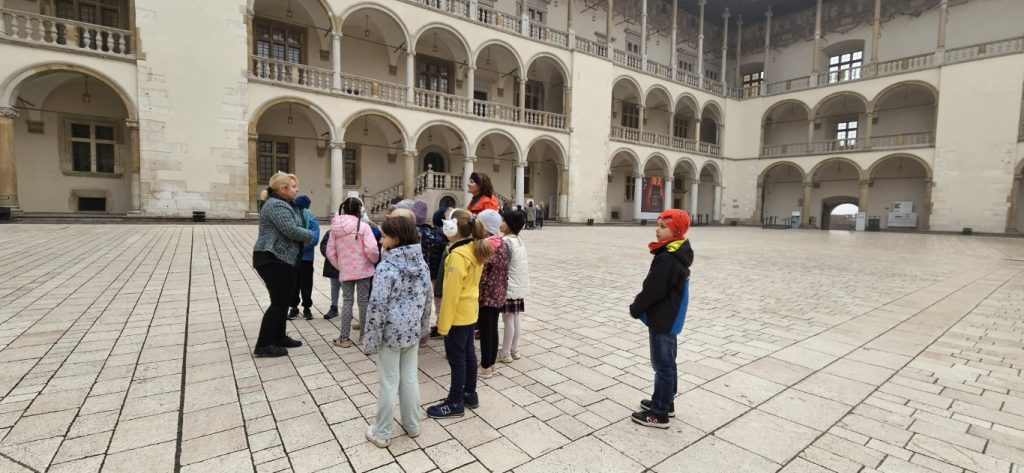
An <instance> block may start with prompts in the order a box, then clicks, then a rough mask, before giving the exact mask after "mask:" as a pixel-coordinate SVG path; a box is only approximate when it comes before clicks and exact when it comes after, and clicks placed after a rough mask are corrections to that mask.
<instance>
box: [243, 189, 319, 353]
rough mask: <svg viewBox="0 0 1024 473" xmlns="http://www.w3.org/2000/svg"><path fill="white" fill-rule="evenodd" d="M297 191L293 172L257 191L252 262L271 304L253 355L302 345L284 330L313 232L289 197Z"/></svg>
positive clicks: (294, 195)
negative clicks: (257, 221) (260, 204)
mask: <svg viewBox="0 0 1024 473" xmlns="http://www.w3.org/2000/svg"><path fill="white" fill-rule="evenodd" d="M298 194H299V180H298V178H296V177H295V175H294V174H287V173H283V172H278V173H276V174H274V175H273V177H271V178H270V183H269V186H268V187H267V189H266V190H264V191H263V193H262V194H260V200H263V201H264V204H263V208H262V209H260V227H259V236H257V237H256V244H255V245H254V246H253V249H252V266H253V267H254V268H256V272H257V273H258V274H259V275H260V278H262V279H263V283H264V284H266V285H267V291H268V292H270V306H268V307H267V310H266V312H264V313H263V323H262V324H261V325H260V335H259V338H257V339H256V349H255V350H254V351H253V354H254V355H256V356H266V357H273V356H285V355H287V354H288V348H295V347H299V346H302V342H300V341H298V340H293V339H292V338H291V337H289V336H288V335H287V334H286V333H285V327H286V323H287V322H286V318H287V316H288V304H289V303H291V298H292V293H293V292H294V291H295V284H296V267H297V265H298V264H299V258H301V257H302V249H303V247H304V246H305V245H306V244H308V243H309V242H311V241H313V232H311V231H309V230H307V229H306V226H305V222H304V221H303V219H302V214H301V213H300V212H299V209H298V208H296V207H295V204H294V203H292V201H294V200H295V197H296V196H297V195H298Z"/></svg>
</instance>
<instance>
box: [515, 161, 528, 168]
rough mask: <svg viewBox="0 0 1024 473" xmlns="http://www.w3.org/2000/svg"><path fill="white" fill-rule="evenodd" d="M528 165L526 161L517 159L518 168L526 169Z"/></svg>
mask: <svg viewBox="0 0 1024 473" xmlns="http://www.w3.org/2000/svg"><path fill="white" fill-rule="evenodd" d="M526 166H527V164H526V161H516V168H517V169H519V168H523V169H525V168H526Z"/></svg>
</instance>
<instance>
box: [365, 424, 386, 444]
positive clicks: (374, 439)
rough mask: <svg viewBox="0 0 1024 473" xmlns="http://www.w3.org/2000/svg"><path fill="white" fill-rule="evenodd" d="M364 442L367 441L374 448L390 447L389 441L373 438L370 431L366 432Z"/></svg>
mask: <svg viewBox="0 0 1024 473" xmlns="http://www.w3.org/2000/svg"><path fill="white" fill-rule="evenodd" d="M371 429H372V427H371ZM366 440H369V441H370V443H372V444H374V445H376V446H378V447H380V448H388V446H389V445H391V439H387V440H381V439H379V438H377V437H374V436H373V431H372V430H367V431H366Z"/></svg>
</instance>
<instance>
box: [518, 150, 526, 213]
mask: <svg viewBox="0 0 1024 473" xmlns="http://www.w3.org/2000/svg"><path fill="white" fill-rule="evenodd" d="M525 194H526V163H524V162H522V161H516V203H517V204H519V205H522V206H523V208H526V195H525Z"/></svg>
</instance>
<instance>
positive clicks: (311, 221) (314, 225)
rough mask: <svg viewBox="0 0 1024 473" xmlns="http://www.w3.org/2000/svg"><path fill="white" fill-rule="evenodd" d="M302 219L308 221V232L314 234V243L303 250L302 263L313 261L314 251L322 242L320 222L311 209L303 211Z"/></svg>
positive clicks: (310, 243)
mask: <svg viewBox="0 0 1024 473" xmlns="http://www.w3.org/2000/svg"><path fill="white" fill-rule="evenodd" d="M302 219H303V220H305V221H306V230H309V231H311V232H313V241H311V242H309V244H308V245H306V246H304V247H303V248H302V261H313V256H314V250H315V249H316V247H317V244H318V243H319V242H320V222H319V221H318V220H317V219H316V215H313V212H310V211H309V209H303V210H302Z"/></svg>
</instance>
